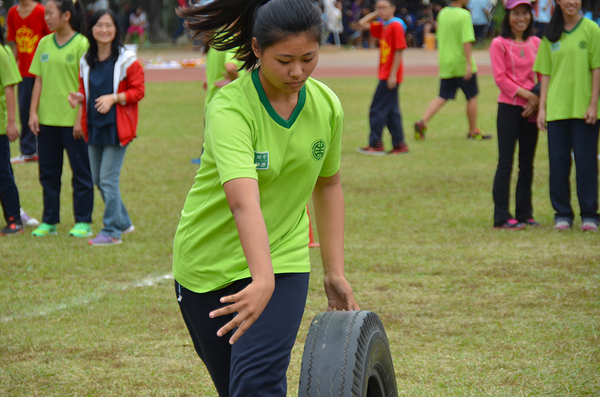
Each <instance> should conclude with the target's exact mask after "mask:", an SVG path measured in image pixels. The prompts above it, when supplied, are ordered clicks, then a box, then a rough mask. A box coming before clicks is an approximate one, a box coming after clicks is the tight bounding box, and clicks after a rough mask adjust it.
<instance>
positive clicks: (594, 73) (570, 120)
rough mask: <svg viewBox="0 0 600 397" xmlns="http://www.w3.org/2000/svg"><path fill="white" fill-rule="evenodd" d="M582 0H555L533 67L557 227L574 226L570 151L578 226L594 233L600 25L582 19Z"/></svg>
mask: <svg viewBox="0 0 600 397" xmlns="http://www.w3.org/2000/svg"><path fill="white" fill-rule="evenodd" d="M580 10H581V0H557V7H556V8H555V10H554V14H553V15H552V19H551V20H550V23H549V24H548V26H547V28H546V30H545V37H544V38H543V40H542V42H541V44H540V47H539V51H538V55H537V58H536V61H535V64H534V67H533V70H534V71H536V72H538V73H540V74H542V80H541V90H540V103H539V111H538V117H537V124H538V127H539V128H540V129H541V130H544V131H546V130H547V131H548V157H549V161H550V199H551V201H552V207H553V208H554V211H555V215H554V221H555V225H554V228H555V230H559V231H560V230H568V229H570V228H571V226H572V225H573V220H574V214H573V209H572V208H571V189H570V173H571V161H572V158H571V152H573V154H574V158H575V166H576V168H577V197H578V199H579V207H580V209H581V220H582V225H581V229H582V230H583V231H591V232H596V231H598V221H599V220H600V219H599V216H598V94H599V93H600V28H599V27H598V25H596V23H594V22H592V21H590V20H589V19H586V18H582V16H581V14H580V12H579V11H580Z"/></svg>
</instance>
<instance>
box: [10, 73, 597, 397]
mask: <svg viewBox="0 0 600 397" xmlns="http://www.w3.org/2000/svg"><path fill="white" fill-rule="evenodd" d="M322 80H323V81H324V82H325V83H327V84H328V85H329V86H330V87H331V88H332V89H333V90H334V91H335V92H336V93H337V94H338V95H339V97H340V99H341V101H342V104H343V106H344V110H345V118H344V122H345V127H344V138H343V153H342V169H341V175H342V181H343V184H344V193H345V198H346V273H347V278H348V280H349V282H350V283H351V285H352V287H353V288H354V293H355V297H356V299H357V301H358V303H359V305H360V306H361V308H362V309H364V310H372V311H374V312H376V313H377V314H378V315H379V316H380V317H381V319H382V321H383V324H384V326H385V328H386V331H387V336H388V338H389V342H390V347H391V350H392V357H393V360H394V367H395V371H396V379H397V383H398V389H399V394H400V395H403V396H404V395H406V396H486V395H488V396H530V395H532V396H533V395H535V396H596V395H600V275H599V273H600V272H599V261H600V246H599V244H600V236H599V235H598V234H584V233H582V232H581V231H580V230H579V227H580V220H579V219H577V221H576V222H575V225H574V228H573V230H571V231H568V232H564V233H557V232H554V231H553V229H552V228H553V211H552V208H551V206H550V202H549V193H548V161H547V148H546V142H547V141H546V136H545V134H544V133H542V134H540V140H539V145H538V153H537V157H536V161H535V179H534V189H533V200H534V208H535V217H536V219H537V220H538V221H540V222H541V224H542V225H541V226H540V227H539V228H535V229H534V228H527V229H525V230H522V231H517V232H511V231H498V230H494V229H493V227H492V223H493V222H492V214H493V203H492V193H491V188H492V181H493V177H494V172H495V166H496V159H497V141H496V131H495V119H496V97H497V93H498V91H497V88H496V87H495V85H494V83H493V80H492V78H491V76H489V75H488V76H481V78H480V89H481V91H482V94H481V95H480V99H479V109H480V117H479V121H480V125H481V129H482V131H483V132H484V133H486V134H487V133H491V134H493V135H494V139H493V140H491V141H486V142H474V141H469V140H467V139H466V135H467V122H466V116H465V100H464V97H462V96H461V94H459V95H458V100H456V101H454V102H452V103H450V104H449V105H447V106H446V107H445V108H444V109H442V111H441V113H440V114H438V115H437V116H436V118H434V119H433V121H432V122H431V124H430V127H429V130H428V131H427V140H426V141H424V142H415V140H414V136H413V132H412V131H413V130H412V124H413V123H414V121H415V120H417V119H418V118H420V117H421V115H422V113H423V111H424V108H425V107H426V106H427V104H428V103H429V101H430V100H431V99H433V98H434V97H435V96H436V94H437V90H438V80H437V77H407V78H406V80H405V82H404V84H403V85H402V88H401V109H402V111H403V116H404V127H405V131H406V134H407V142H408V145H409V148H410V153H409V154H407V155H402V156H386V157H367V156H362V155H359V154H358V153H356V152H355V148H356V147H357V146H364V145H366V143H367V136H368V119H367V116H368V106H369V104H370V101H371V97H372V94H373V92H374V90H375V86H376V83H377V80H376V78H375V77H353V78H325V79H322ZM203 102H204V93H203V90H202V89H201V82H175V83H148V84H147V93H146V98H145V99H144V100H143V102H141V104H140V112H141V114H140V125H139V131H138V135H139V138H138V139H136V140H135V141H134V142H133V143H132V144H131V145H130V147H129V149H128V152H127V155H126V158H125V164H124V166H123V170H122V173H121V192H122V195H123V200H124V202H125V204H126V206H127V208H128V209H129V212H130V215H131V218H132V220H133V222H134V224H135V226H136V232H135V233H133V234H131V235H126V236H124V237H123V244H121V245H119V246H115V247H90V246H88V245H87V243H86V241H85V240H80V239H75V238H72V237H68V236H67V232H68V230H69V228H70V227H71V226H72V224H73V216H72V200H71V197H70V195H71V187H70V178H71V173H70V171H69V167H68V165H67V164H65V168H64V174H63V189H62V208H61V223H60V225H58V232H59V235H58V236H54V237H48V238H33V237H31V236H29V235H25V236H16V237H11V238H7V237H5V238H0V252H1V254H0V294H1V295H0V395H2V396H178V397H183V396H216V393H215V392H214V391H213V387H212V384H211V381H210V378H209V376H208V374H207V372H206V370H205V368H204V366H203V365H202V364H201V362H200V360H199V358H198V357H197V356H196V354H195V352H194V350H193V347H192V345H191V340H190V338H189V336H188V334H187V330H186V328H185V326H184V323H183V320H182V318H181V315H180V313H179V309H178V306H177V302H176V299H175V293H174V287H173V280H172V279H170V278H169V275H170V268H171V259H172V241H173V235H174V233H175V229H176V226H177V222H178V219H179V214H180V211H181V209H182V207H183V202H184V199H185V196H186V194H187V192H188V191H189V189H190V187H191V186H192V184H193V179H194V175H195V171H196V169H197V168H196V167H195V166H193V165H191V164H190V162H189V161H190V159H191V158H192V157H196V156H197V155H198V154H199V153H200V145H201V142H202V125H203ZM224 133H226V131H224ZM386 134H387V132H386ZM385 143H386V147H387V148H389V147H390V145H391V144H390V138H389V134H388V135H386V138H385ZM11 148H12V151H13V155H16V154H17V151H18V148H17V144H12V145H11ZM67 161H68V160H66V157H65V162H67ZM13 169H14V172H15V177H16V181H17V184H18V187H19V192H20V196H21V203H22V206H23V207H24V208H25V210H26V211H27V212H28V213H29V214H31V215H32V216H35V217H36V218H38V219H39V218H40V217H41V213H42V190H41V187H40V185H39V182H38V179H37V178H38V171H37V166H36V165H35V164H24V165H15V166H14V167H13ZM515 172H516V170H515ZM513 179H514V178H513ZM513 186H514V183H513ZM573 197H574V198H573V204H574V209H575V212H576V213H578V212H579V208H578V205H577V203H576V200H575V197H576V195H575V191H574V190H573ZM95 199H96V202H95V208H94V224H93V230H94V232H98V231H99V230H100V229H101V227H102V213H103V209H104V206H103V204H102V201H101V198H100V195H99V194H98V192H97V191H96V195H95ZM30 231H31V229H30V228H28V232H30ZM311 261H312V263H313V266H312V267H313V274H312V276H311V284H310V291H309V296H308V303H307V307H306V312H305V316H304V319H303V322H302V327H301V329H300V332H299V335H298V339H297V344H296V346H295V348H294V350H293V354H292V361H291V365H290V368H289V371H288V383H289V393H288V395H290V396H294V395H296V394H297V387H298V376H299V372H300V360H301V356H302V350H303V343H304V339H305V336H306V332H307V330H308V326H309V324H310V320H311V319H312V318H313V317H314V316H315V315H316V314H317V313H319V312H321V311H323V310H324V309H325V308H326V300H325V295H324V292H323V289H322V268H321V263H320V257H319V250H318V249H312V250H311Z"/></svg>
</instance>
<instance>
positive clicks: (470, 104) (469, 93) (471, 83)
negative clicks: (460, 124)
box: [457, 73, 480, 135]
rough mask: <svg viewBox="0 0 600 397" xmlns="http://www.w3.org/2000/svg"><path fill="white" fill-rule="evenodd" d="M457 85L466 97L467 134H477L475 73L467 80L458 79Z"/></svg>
mask: <svg viewBox="0 0 600 397" xmlns="http://www.w3.org/2000/svg"><path fill="white" fill-rule="evenodd" d="M457 83H458V85H459V86H460V88H461V90H462V91H463V93H464V94H465V97H466V98H467V119H468V120H469V134H471V135H477V134H480V132H479V128H478V126H477V94H479V87H478V84H477V73H475V74H473V76H472V77H471V78H470V79H469V80H468V81H466V80H464V79H462V78H461V79H458V80H457Z"/></svg>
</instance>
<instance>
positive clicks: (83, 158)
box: [29, 0, 94, 237]
mask: <svg viewBox="0 0 600 397" xmlns="http://www.w3.org/2000/svg"><path fill="white" fill-rule="evenodd" d="M84 12H85V11H84V9H83V6H82V4H81V0H50V1H48V2H47V3H46V9H45V18H46V23H47V24H48V27H49V28H50V30H52V31H54V33H52V34H50V35H48V36H45V37H44V38H42V40H40V43H39V44H38V47H37V50H36V51H35V55H34V57H33V61H32V63H31V67H30V69H29V72H30V73H31V74H33V75H35V76H36V77H35V83H34V85H33V93H32V96H31V107H30V110H29V112H30V114H29V127H30V128H31V131H32V132H33V133H34V134H35V135H37V137H38V147H39V149H38V156H39V159H38V164H39V167H40V184H41V185H42V188H43V192H44V214H43V217H42V223H41V224H40V226H39V227H38V228H37V229H35V230H34V231H33V232H32V235H33V236H36V237H45V236H49V235H55V234H56V233H57V231H56V224H58V223H59V222H60V190H61V175H62V169H63V161H64V159H63V156H64V155H63V153H64V151H65V150H66V151H67V154H68V156H69V164H70V165H71V170H72V171H73V212H74V215H75V226H74V227H73V228H71V230H70V231H69V235H70V236H74V237H88V236H91V235H92V230H91V227H90V224H91V222H92V210H93V207H94V186H93V184H92V175H91V172H90V161H89V157H88V148H87V144H86V143H85V140H84V139H83V133H82V130H81V120H80V115H78V114H77V110H75V109H71V107H70V106H69V102H68V98H69V92H75V91H77V88H78V87H79V77H78V76H79V60H80V59H81V57H82V56H83V54H85V53H86V52H87V49H88V46H89V43H88V41H87V39H86V38H85V36H84V35H82V34H81V32H82V31H83V30H84V29H85V21H84Z"/></svg>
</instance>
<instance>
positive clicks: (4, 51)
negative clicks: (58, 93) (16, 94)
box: [0, 46, 22, 135]
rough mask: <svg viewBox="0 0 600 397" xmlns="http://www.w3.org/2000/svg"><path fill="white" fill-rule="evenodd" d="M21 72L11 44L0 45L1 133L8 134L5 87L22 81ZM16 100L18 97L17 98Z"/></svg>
mask: <svg viewBox="0 0 600 397" xmlns="http://www.w3.org/2000/svg"><path fill="white" fill-rule="evenodd" d="M21 80H22V79H21V73H19V68H17V63H16V62H15V57H14V56H13V52H12V50H11V49H10V47H9V46H0V88H1V89H0V135H6V123H7V119H8V114H7V113H6V94H5V92H4V89H5V88H6V87H8V86H11V85H15V84H19V83H20V82H21ZM15 101H16V99H15Z"/></svg>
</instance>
